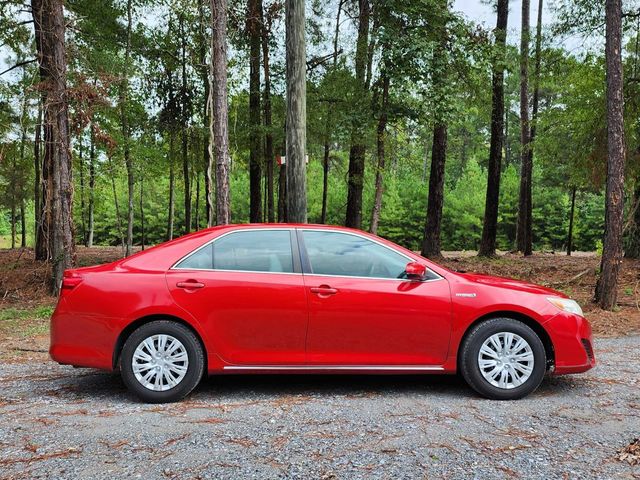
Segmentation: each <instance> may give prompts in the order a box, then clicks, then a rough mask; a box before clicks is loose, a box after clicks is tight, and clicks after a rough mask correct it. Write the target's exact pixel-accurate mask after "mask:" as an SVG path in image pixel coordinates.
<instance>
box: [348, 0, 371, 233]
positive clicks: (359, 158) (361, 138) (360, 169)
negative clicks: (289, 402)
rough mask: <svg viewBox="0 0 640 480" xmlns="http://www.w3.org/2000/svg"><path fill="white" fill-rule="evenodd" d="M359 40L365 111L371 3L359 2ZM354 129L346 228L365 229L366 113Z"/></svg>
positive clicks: (358, 78)
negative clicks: (363, 215) (363, 191)
mask: <svg viewBox="0 0 640 480" xmlns="http://www.w3.org/2000/svg"><path fill="white" fill-rule="evenodd" d="M358 7H359V10H358V37H357V41H356V59H355V73H356V84H357V88H358V89H359V92H358V97H359V99H360V102H359V104H358V106H357V110H364V104H366V102H364V101H363V99H364V96H365V93H366V73H367V72H366V70H367V64H368V53H369V16H370V8H371V6H370V4H369V0H358ZM357 113H358V114H357V115H355V116H354V121H353V122H352V126H351V148H350V149H349V178H348V187H347V188H348V189H347V211H346V218H345V225H346V226H347V227H352V228H361V227H362V189H363V186H364V160H365V153H366V147H365V125H364V123H365V122H364V121H363V119H365V118H367V114H366V112H364V111H359V112H357Z"/></svg>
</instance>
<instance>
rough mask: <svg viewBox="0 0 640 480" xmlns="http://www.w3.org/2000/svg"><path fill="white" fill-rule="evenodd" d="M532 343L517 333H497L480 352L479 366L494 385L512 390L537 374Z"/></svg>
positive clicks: (483, 345)
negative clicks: (534, 373) (534, 370)
mask: <svg viewBox="0 0 640 480" xmlns="http://www.w3.org/2000/svg"><path fill="white" fill-rule="evenodd" d="M533 365H534V357H533V350H532V349H531V345H529V343H528V342H527V341H526V340H525V339H524V338H522V337H521V336H520V335H518V334H516V333H513V332H499V333H494V334H493V335H491V336H490V337H489V338H487V339H486V340H485V341H484V342H483V343H482V346H481V347H480V352H479V353H478V367H479V368H480V373H481V374H482V376H483V377H484V379H485V380H486V381H487V382H489V383H490V384H491V385H493V386H494V387H498V388H501V389H504V390H510V389H513V388H517V387H519V386H520V385H523V384H524V383H525V382H526V381H527V380H529V378H530V377H531V374H532V373H533Z"/></svg>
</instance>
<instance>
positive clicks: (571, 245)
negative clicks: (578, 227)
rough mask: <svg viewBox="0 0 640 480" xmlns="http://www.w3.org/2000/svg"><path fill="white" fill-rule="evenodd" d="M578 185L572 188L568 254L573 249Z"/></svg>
mask: <svg viewBox="0 0 640 480" xmlns="http://www.w3.org/2000/svg"><path fill="white" fill-rule="evenodd" d="M576 190H577V188H576V187H573V188H572V189H571V210H570V212H569V234H568V235H567V255H571V251H572V250H573V219H574V216H575V211H576Z"/></svg>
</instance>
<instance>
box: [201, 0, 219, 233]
mask: <svg viewBox="0 0 640 480" xmlns="http://www.w3.org/2000/svg"><path fill="white" fill-rule="evenodd" d="M207 1H208V0H198V13H199V15H200V19H199V26H200V38H199V43H200V45H199V47H200V65H199V72H200V77H201V79H202V80H201V81H202V85H203V88H204V95H203V98H204V102H203V105H202V118H203V124H204V125H205V126H206V129H205V131H204V141H203V142H202V146H203V148H202V158H203V165H204V201H205V215H206V224H207V227H210V226H212V225H213V223H214V214H215V206H214V205H213V159H212V157H211V152H210V151H209V143H210V141H211V140H210V138H209V136H210V135H211V128H210V123H211V119H210V117H211V106H210V104H211V82H210V79H209V76H210V71H211V67H210V66H209V64H208V62H207V51H208V50H209V51H210V50H211V48H210V42H208V41H207V27H206V26H207V18H206V16H205V10H204V5H205V4H206V3H207ZM198 228H199V225H198Z"/></svg>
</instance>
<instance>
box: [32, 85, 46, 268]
mask: <svg viewBox="0 0 640 480" xmlns="http://www.w3.org/2000/svg"><path fill="white" fill-rule="evenodd" d="M41 132H42V97H40V101H39V102H38V120H37V121H36V133H35V138H34V141H33V171H34V176H33V178H34V181H33V214H34V217H35V224H34V234H35V257H36V260H46V259H47V252H46V248H44V249H43V246H44V244H45V242H43V236H42V232H41V223H42V202H41V201H40V191H41V189H42V185H43V183H42V173H41V171H40V168H41V167H42V156H41V155H40V152H41V150H40V141H41V137H40V136H41Z"/></svg>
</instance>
